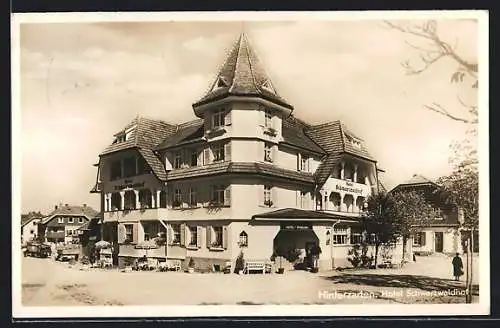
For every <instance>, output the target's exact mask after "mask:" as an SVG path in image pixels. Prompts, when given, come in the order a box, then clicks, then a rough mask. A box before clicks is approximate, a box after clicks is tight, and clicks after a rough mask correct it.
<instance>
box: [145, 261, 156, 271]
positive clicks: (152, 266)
mask: <svg viewBox="0 0 500 328" xmlns="http://www.w3.org/2000/svg"><path fill="white" fill-rule="evenodd" d="M147 266H148V269H149V270H155V269H156V268H157V267H158V260H157V259H153V258H148V261H147Z"/></svg>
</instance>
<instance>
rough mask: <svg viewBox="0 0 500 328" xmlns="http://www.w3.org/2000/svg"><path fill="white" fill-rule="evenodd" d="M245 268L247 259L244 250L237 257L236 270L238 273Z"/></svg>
mask: <svg viewBox="0 0 500 328" xmlns="http://www.w3.org/2000/svg"><path fill="white" fill-rule="evenodd" d="M244 268H245V259H244V257H243V252H240V255H238V257H237V258H236V263H235V264H234V272H235V273H238V272H240V271H242V270H243V269H244Z"/></svg>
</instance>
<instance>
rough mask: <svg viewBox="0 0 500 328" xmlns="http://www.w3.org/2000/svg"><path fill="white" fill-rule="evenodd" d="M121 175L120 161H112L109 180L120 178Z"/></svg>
mask: <svg viewBox="0 0 500 328" xmlns="http://www.w3.org/2000/svg"><path fill="white" fill-rule="evenodd" d="M121 177H122V163H121V162H120V161H113V162H112V163H111V177H110V179H111V180H116V179H120V178H121Z"/></svg>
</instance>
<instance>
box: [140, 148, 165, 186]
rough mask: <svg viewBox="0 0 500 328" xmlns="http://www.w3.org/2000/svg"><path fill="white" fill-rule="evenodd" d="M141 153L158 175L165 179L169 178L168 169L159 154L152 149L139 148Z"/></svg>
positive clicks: (159, 177)
mask: <svg viewBox="0 0 500 328" xmlns="http://www.w3.org/2000/svg"><path fill="white" fill-rule="evenodd" d="M139 153H140V154H141V155H142V157H143V158H144V160H145V161H146V163H148V165H149V167H150V168H151V170H152V171H153V173H154V174H155V175H156V177H157V178H158V179H160V180H162V181H165V180H166V179H167V171H166V170H165V166H164V165H163V163H162V162H161V161H160V159H159V158H158V156H156V155H155V154H154V153H153V151H152V150H151V149H147V148H139Z"/></svg>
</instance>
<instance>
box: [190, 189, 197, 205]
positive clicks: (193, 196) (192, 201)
mask: <svg viewBox="0 0 500 328" xmlns="http://www.w3.org/2000/svg"><path fill="white" fill-rule="evenodd" d="M189 206H191V207H196V206H198V200H197V198H196V188H193V187H191V188H189Z"/></svg>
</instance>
